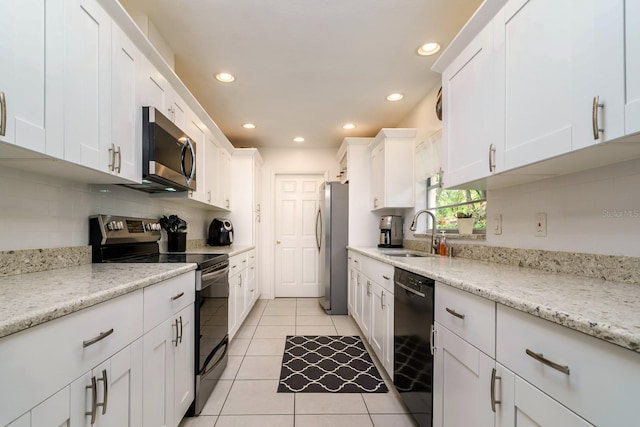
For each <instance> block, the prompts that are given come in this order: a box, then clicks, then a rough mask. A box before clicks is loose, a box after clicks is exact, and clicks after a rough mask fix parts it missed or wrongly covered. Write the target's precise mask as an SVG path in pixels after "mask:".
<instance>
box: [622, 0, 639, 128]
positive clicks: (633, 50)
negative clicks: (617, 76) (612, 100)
mask: <svg viewBox="0 0 640 427" xmlns="http://www.w3.org/2000/svg"><path fill="white" fill-rule="evenodd" d="M624 8H625V10H624V13H625V25H624V29H625V32H626V34H625V48H626V52H625V65H626V70H625V77H626V87H625V89H626V94H625V99H626V105H625V133H626V134H627V135H630V134H632V133H636V132H640V25H638V22H640V2H637V1H625V5H624Z"/></svg>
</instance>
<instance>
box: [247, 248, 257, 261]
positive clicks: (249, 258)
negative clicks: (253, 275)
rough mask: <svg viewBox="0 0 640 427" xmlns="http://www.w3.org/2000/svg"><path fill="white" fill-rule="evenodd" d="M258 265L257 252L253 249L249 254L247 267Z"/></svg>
mask: <svg viewBox="0 0 640 427" xmlns="http://www.w3.org/2000/svg"><path fill="white" fill-rule="evenodd" d="M255 263H256V250H255V249H251V250H250V251H249V252H247V265H255Z"/></svg>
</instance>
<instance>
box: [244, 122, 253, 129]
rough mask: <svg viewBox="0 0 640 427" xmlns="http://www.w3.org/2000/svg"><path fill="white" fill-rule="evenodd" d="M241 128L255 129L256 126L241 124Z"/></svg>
mask: <svg viewBox="0 0 640 427" xmlns="http://www.w3.org/2000/svg"><path fill="white" fill-rule="evenodd" d="M242 127H243V128H245V129H255V128H256V125H254V124H253V123H243V124H242Z"/></svg>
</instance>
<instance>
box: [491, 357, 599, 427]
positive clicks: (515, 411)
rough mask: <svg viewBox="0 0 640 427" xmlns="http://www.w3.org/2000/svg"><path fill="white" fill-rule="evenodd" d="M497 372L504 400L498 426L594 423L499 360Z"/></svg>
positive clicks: (585, 426) (574, 426)
mask: <svg viewBox="0 0 640 427" xmlns="http://www.w3.org/2000/svg"><path fill="white" fill-rule="evenodd" d="M496 376H497V378H499V380H498V384H499V387H500V389H501V393H500V396H501V397H500V403H499V404H497V406H496V408H498V409H497V410H496V424H495V425H496V427H507V426H517V427H523V426H524V427H526V426H562V427H588V426H592V425H593V424H589V423H588V422H587V421H585V420H584V419H582V418H580V417H579V416H578V415H576V414H575V413H573V412H571V411H570V410H569V409H567V408H565V407H564V406H562V405H561V404H560V403H558V402H557V401H555V400H553V399H552V398H551V397H549V396H548V395H546V394H545V393H543V392H541V391H540V390H538V389H537V388H535V387H534V386H532V385H531V384H529V383H528V382H526V381H524V380H523V379H522V378H520V377H518V376H517V375H515V374H514V373H513V372H511V371H510V370H508V369H507V368H505V367H504V366H502V365H501V364H499V363H497V364H496Z"/></svg>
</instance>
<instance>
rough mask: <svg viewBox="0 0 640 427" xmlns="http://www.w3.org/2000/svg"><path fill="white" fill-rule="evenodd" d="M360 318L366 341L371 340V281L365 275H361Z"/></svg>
mask: <svg viewBox="0 0 640 427" xmlns="http://www.w3.org/2000/svg"><path fill="white" fill-rule="evenodd" d="M360 288H361V293H362V318H361V325H360V329H362V333H363V335H364V336H365V337H366V338H367V340H368V341H371V338H370V337H371V310H372V308H373V306H372V304H373V283H372V282H371V279H369V278H368V277H366V276H363V277H362V286H361V287H360Z"/></svg>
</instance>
